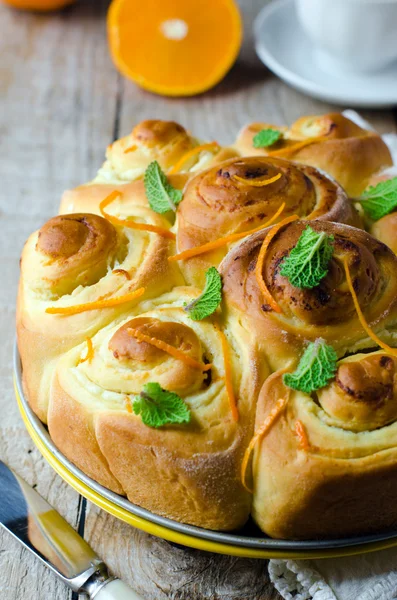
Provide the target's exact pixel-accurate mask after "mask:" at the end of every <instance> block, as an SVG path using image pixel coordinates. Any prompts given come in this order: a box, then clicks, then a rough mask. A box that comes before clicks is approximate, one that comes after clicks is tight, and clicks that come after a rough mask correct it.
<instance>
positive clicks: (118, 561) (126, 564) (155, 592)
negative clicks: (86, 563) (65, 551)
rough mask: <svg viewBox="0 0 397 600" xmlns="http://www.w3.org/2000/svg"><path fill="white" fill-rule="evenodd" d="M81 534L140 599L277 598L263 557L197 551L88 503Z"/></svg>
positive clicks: (246, 599) (253, 599) (231, 599)
mask: <svg viewBox="0 0 397 600" xmlns="http://www.w3.org/2000/svg"><path fill="white" fill-rule="evenodd" d="M85 532H86V539H87V540H88V541H89V543H90V544H91V545H92V547H93V548H95V550H96V551H97V552H98V554H99V555H100V556H101V557H102V558H104V559H105V561H106V562H107V564H108V565H109V566H110V567H111V568H112V570H113V571H114V572H115V573H117V574H118V575H119V576H120V577H121V578H122V579H124V581H126V582H127V583H129V584H130V585H131V587H132V588H133V589H135V590H136V591H138V592H139V593H140V594H142V596H143V597H144V598H145V600H166V599H167V598H168V599H171V600H214V599H217V600H276V599H277V598H279V595H278V594H277V592H275V590H274V589H273V587H272V586H271V584H270V583H269V579H268V575H267V564H266V563H267V561H263V560H250V559H242V558H235V557H230V556H222V555H219V554H211V553H209V552H200V551H198V550H192V549H188V548H182V547H181V546H177V545H175V544H170V543H168V542H166V541H164V540H159V539H157V538H155V537H153V536H151V535H148V534H146V533H144V532H142V531H139V530H137V529H133V528H132V527H130V526H129V525H127V524H126V523H122V522H121V521H118V520H117V519H114V518H113V517H111V516H109V515H107V514H106V513H105V512H103V511H101V510H99V509H98V508H97V507H95V506H93V505H91V504H89V507H88V511H87V518H86V523H85Z"/></svg>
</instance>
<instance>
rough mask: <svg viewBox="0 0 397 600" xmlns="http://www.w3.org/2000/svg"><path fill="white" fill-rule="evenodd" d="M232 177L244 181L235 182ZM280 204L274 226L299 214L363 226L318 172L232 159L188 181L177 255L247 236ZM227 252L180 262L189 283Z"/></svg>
mask: <svg viewBox="0 0 397 600" xmlns="http://www.w3.org/2000/svg"><path fill="white" fill-rule="evenodd" d="M277 175H281V177H280V178H279V179H278V180H277V181H274V182H273V183H271V184H270V185H266V186H263V187H257V186H256V185H255V183H257V182H258V181H261V180H262V179H264V178H266V179H270V178H272V177H275V176H277ZM236 176H237V177H240V178H243V179H244V180H245V181H239V180H238V179H235V177H236ZM251 181H252V182H253V183H252V185H250V182H251ZM283 202H285V204H286V206H285V209H284V211H283V212H282V214H281V215H280V217H279V218H278V219H277V221H280V220H281V219H283V218H285V217H287V216H290V215H292V214H297V215H299V216H301V217H303V218H304V217H308V218H309V219H320V220H330V221H341V222H344V223H349V224H354V225H360V224H361V221H360V219H359V217H358V215H357V213H356V211H355V209H354V208H353V206H352V204H351V203H350V201H349V200H348V199H347V197H346V194H345V193H344V191H343V190H342V188H341V187H340V186H339V185H338V184H336V183H335V182H333V181H331V180H330V179H328V178H327V177H326V176H325V175H323V174H322V173H320V172H319V171H317V170H316V169H313V168H312V167H308V166H303V165H297V164H295V163H292V162H289V161H286V160H283V159H280V158H266V157H259V156H258V157H245V158H236V159H231V160H229V161H227V162H224V163H222V165H219V166H216V167H213V168H211V169H208V170H207V171H204V172H203V173H200V174H199V175H196V177H194V178H193V179H191V180H190V181H189V182H188V184H187V186H186V189H185V193H184V196H183V200H182V202H181V204H180V205H179V209H178V216H177V220H178V229H177V247H178V251H179V252H182V251H185V250H187V249H190V248H193V247H196V246H201V245H202V244H205V243H207V242H211V241H214V240H217V239H218V238H219V237H222V236H227V235H229V234H231V233H238V232H243V231H247V232H248V231H250V230H252V229H254V228H256V227H258V226H260V225H261V224H262V223H265V222H266V221H267V220H268V219H270V218H271V217H272V216H273V215H274V214H275V213H276V211H277V210H278V208H279V207H280V205H281V204H282V203H283ZM277 221H276V222H277ZM229 247H230V246H229ZM227 249H228V246H227V245H225V246H223V247H222V248H220V249H218V250H216V251H213V252H210V253H206V254H203V255H200V256H198V257H197V258H192V259H189V260H184V261H183V262H181V263H180V266H181V269H182V270H183V272H184V274H185V277H186V279H187V281H189V282H193V283H195V284H196V285H201V284H202V273H203V271H204V270H206V269H207V268H208V267H209V266H211V265H215V266H217V265H218V264H219V263H220V261H221V260H222V258H223V257H224V256H225V254H226V252H227Z"/></svg>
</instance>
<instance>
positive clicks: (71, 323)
mask: <svg viewBox="0 0 397 600" xmlns="http://www.w3.org/2000/svg"><path fill="white" fill-rule="evenodd" d="M115 205H116V209H115V210H117V202H116V203H115ZM119 214H120V213H119ZM138 217H139V219H140V220H141V221H143V222H145V221H146V222H147V223H150V224H152V223H156V224H157V225H161V226H162V228H164V229H166V228H169V224H168V223H167V221H166V220H165V219H163V218H162V217H160V215H156V214H155V213H152V212H151V211H150V210H149V209H146V208H143V207H139V208H137V209H136V210H135V218H138ZM170 247H171V248H172V247H174V242H173V241H172V240H170V239H167V238H165V237H162V236H160V235H157V234H155V233H151V232H148V231H136V230H132V229H129V228H126V227H118V226H114V225H113V224H112V223H110V222H109V221H107V220H106V219H104V218H103V217H100V216H97V215H94V214H86V213H76V214H71V215H60V216H58V217H54V218H53V219H50V220H49V221H48V222H47V223H46V224H45V225H43V227H42V228H41V229H40V230H39V231H36V232H35V233H33V234H32V235H31V236H30V238H29V239H28V241H27V242H26V244H25V247H24V250H23V253H22V259H21V279H20V287H19V295H18V315H17V324H18V344H19V351H20V354H21V358H22V362H23V364H24V384H25V388H26V390H27V393H28V395H29V399H30V403H31V405H32V407H33V409H34V410H35V412H36V413H37V414H38V416H39V417H40V418H41V419H42V420H43V421H46V411H47V405H48V389H49V386H50V380H51V373H52V370H53V366H54V364H55V361H56V359H57V357H58V356H59V355H60V354H61V353H62V352H65V351H66V350H68V349H69V348H71V347H73V346H74V345H76V344H79V343H81V342H82V341H83V340H84V339H85V338H86V337H87V336H91V335H92V334H93V333H94V332H95V331H97V330H98V329H99V328H100V327H103V326H104V325H105V324H106V323H108V322H110V321H111V320H112V319H114V318H115V317H116V316H117V315H118V314H119V313H120V312H122V311H125V310H128V308H129V307H130V306H132V305H134V303H135V302H136V300H135V299H134V298H132V299H131V301H128V298H129V295H131V294H134V293H135V292H136V291H137V290H138V289H140V288H144V289H145V292H144V293H145V295H146V296H148V297H150V296H153V295H157V294H158V293H162V292H165V291H166V290H167V289H170V288H171V287H172V286H173V285H175V284H176V283H178V282H181V276H180V275H179V273H178V271H177V270H176V269H175V268H174V267H173V265H170V264H169V262H168V261H167V256H168V254H169V253H170ZM115 297H122V298H124V297H125V300H126V302H125V303H122V304H120V305H115V306H110V307H108V308H101V307H100V306H99V307H98V308H97V309H95V308H94V309H92V310H89V311H86V310H84V311H82V312H79V311H78V312H77V313H74V312H73V308H74V307H76V306H77V307H79V306H80V307H81V306H82V305H85V304H87V303H88V304H90V303H95V302H97V301H102V300H105V299H106V300H110V299H111V298H115ZM94 306H95V304H94ZM48 310H55V311H56V310H60V311H63V313H62V312H59V313H55V314H51V313H49V312H46V311H48ZM68 311H70V312H68Z"/></svg>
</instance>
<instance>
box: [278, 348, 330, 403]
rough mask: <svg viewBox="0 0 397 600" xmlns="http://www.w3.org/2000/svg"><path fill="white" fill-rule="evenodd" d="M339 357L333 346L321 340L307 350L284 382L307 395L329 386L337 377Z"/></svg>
mask: <svg viewBox="0 0 397 600" xmlns="http://www.w3.org/2000/svg"><path fill="white" fill-rule="evenodd" d="M337 360H338V357H337V355H336V352H335V350H334V349H333V347H332V346H328V345H327V344H326V343H325V340H323V339H321V338H319V339H317V340H316V341H315V342H311V343H310V344H309V345H308V347H307V348H306V350H305V352H304V353H303V355H302V358H301V359H300V361H299V365H298V367H297V369H296V371H294V373H285V375H284V376H283V382H284V383H285V385H287V386H288V387H289V388H292V389H293V390H300V391H301V392H305V393H306V394H310V393H311V392H315V391H316V390H319V389H320V388H323V387H325V386H326V385H328V383H329V381H330V380H331V379H333V378H334V377H335V373H336V362H337Z"/></svg>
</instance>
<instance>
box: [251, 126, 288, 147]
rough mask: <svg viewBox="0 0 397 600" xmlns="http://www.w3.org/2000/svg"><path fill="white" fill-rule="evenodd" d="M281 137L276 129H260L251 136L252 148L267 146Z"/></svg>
mask: <svg viewBox="0 0 397 600" xmlns="http://www.w3.org/2000/svg"><path fill="white" fill-rule="evenodd" d="M280 138H281V131H278V129H261V131H258V133H257V134H256V135H254V137H253V138H252V143H253V145H254V148H267V146H272V145H273V144H275V143H276V142H277V141H278V140H279V139H280Z"/></svg>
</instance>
